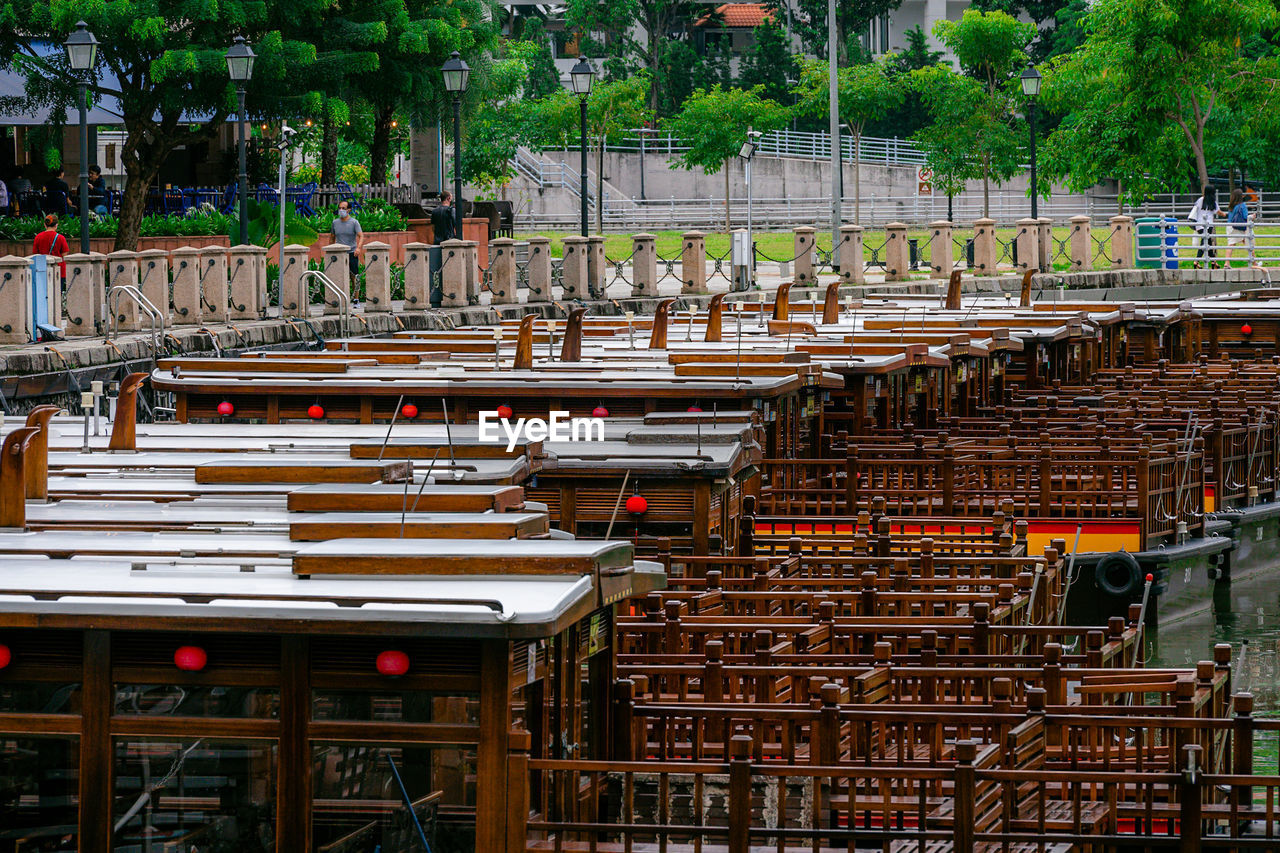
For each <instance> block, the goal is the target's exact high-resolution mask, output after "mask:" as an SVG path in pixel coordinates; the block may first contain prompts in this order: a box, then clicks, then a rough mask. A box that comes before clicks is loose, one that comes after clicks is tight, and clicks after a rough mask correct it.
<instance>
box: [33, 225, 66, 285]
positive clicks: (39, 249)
mask: <svg viewBox="0 0 1280 853" xmlns="http://www.w3.org/2000/svg"><path fill="white" fill-rule="evenodd" d="M31 251H32V253H33V254H36V255H53V256H54V257H55V258H62V257H63V256H65V255H66V254H67V252H69V251H71V247H70V246H68V245H67V238H66V237H63V236H62V235H61V234H59V233H58V216H57V214H54V213H50V214H48V215H47V216H45V218H44V230H43V231H41V232H40V233H39V234H37V235H36V236H35V239H34V240H32V241H31ZM58 268H59V269H60V270H61V271H62V275H63V278H66V275H67V262H66V261H62V260H59V261H58Z"/></svg>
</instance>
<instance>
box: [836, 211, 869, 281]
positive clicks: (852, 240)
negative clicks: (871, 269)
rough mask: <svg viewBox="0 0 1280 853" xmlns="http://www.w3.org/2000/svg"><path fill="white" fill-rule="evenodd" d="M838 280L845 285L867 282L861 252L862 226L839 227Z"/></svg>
mask: <svg viewBox="0 0 1280 853" xmlns="http://www.w3.org/2000/svg"><path fill="white" fill-rule="evenodd" d="M837 261H838V263H839V264H840V280H841V281H842V282H844V283H845V284H862V283H863V282H865V281H866V280H867V272H866V260H865V256H864V255H863V251H862V226H861V225H841V226H840V251H839V253H838V254H837Z"/></svg>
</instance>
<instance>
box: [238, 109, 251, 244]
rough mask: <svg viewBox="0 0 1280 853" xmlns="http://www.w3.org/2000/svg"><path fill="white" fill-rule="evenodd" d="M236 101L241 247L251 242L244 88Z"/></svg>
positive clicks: (247, 130) (247, 128)
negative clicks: (238, 111)
mask: <svg viewBox="0 0 1280 853" xmlns="http://www.w3.org/2000/svg"><path fill="white" fill-rule="evenodd" d="M236 99H237V100H238V101H239V104H240V186H239V189H240V193H239V194H240V245H242V246H243V245H245V244H247V243H248V242H249V168H248V166H247V164H246V159H245V158H246V157H247V154H246V150H245V149H246V148H247V147H248V133H249V126H248V119H247V118H246V117H245V114H244V86H237V87H236Z"/></svg>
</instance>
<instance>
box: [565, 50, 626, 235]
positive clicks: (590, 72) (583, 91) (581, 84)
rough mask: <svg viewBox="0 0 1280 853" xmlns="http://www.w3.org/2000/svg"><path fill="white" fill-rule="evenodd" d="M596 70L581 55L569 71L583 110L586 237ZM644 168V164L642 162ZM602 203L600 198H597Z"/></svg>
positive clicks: (583, 202)
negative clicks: (589, 121)
mask: <svg viewBox="0 0 1280 853" xmlns="http://www.w3.org/2000/svg"><path fill="white" fill-rule="evenodd" d="M595 77H596V70H595V69H594V68H592V67H591V60H589V59H587V58H586V57H585V56H584V57H581V58H580V59H579V60H578V62H577V64H576V65H574V66H573V68H572V69H571V70H570V71H569V84H570V85H571V86H572V87H573V93H574V94H575V95H577V96H578V107H579V108H580V109H581V111H582V169H581V175H580V176H579V182H580V184H581V189H582V192H581V193H580V195H581V197H582V198H581V201H582V236H583V237H586V236H587V233H588V230H589V229H588V227H587V98H589V97H590V96H591V84H592V82H594V81H595ZM641 168H643V164H641ZM596 204H600V199H596Z"/></svg>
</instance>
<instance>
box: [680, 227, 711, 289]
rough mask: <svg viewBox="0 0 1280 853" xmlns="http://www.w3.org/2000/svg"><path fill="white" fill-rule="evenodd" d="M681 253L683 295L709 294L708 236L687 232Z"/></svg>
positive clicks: (699, 232) (681, 287)
mask: <svg viewBox="0 0 1280 853" xmlns="http://www.w3.org/2000/svg"><path fill="white" fill-rule="evenodd" d="M682 245H683V246H684V248H683V250H682V251H681V252H680V278H681V281H682V284H681V286H680V292H681V293H706V292H707V235H706V234H703V233H702V232H701V231H686V232H684V236H683V238H682Z"/></svg>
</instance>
